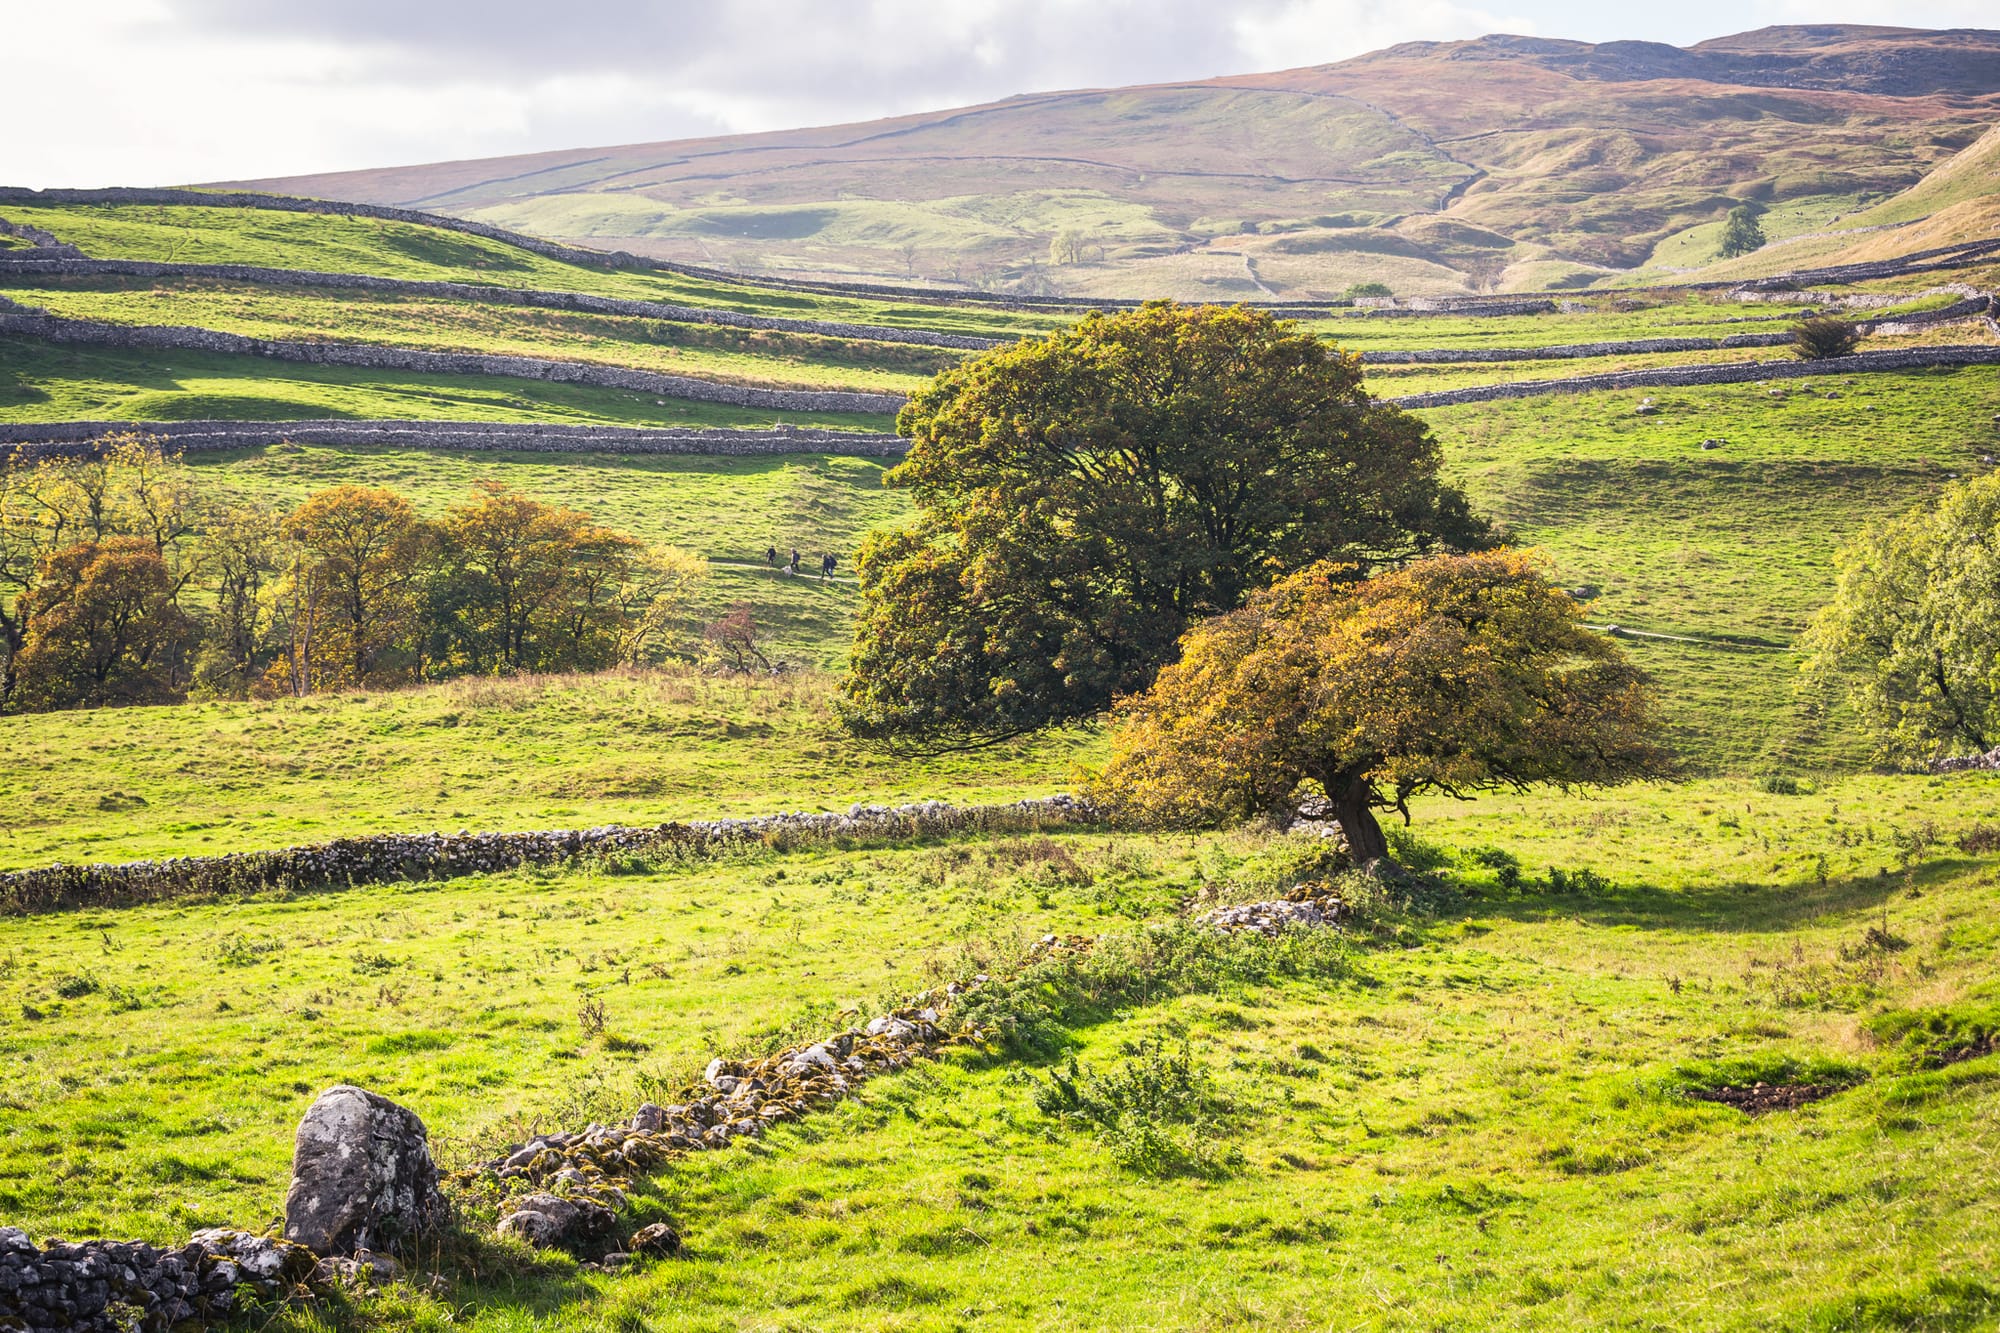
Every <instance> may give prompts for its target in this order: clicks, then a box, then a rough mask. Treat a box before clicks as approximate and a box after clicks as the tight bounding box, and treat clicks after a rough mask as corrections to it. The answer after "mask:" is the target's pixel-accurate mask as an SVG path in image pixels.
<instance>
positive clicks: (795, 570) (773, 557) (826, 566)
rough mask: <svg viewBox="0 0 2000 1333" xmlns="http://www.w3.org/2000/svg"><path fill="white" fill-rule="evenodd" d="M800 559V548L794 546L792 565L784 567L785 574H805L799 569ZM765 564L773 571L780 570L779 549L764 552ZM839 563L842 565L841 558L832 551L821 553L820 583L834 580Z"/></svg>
mask: <svg viewBox="0 0 2000 1333" xmlns="http://www.w3.org/2000/svg"><path fill="white" fill-rule="evenodd" d="M800 559H801V557H800V555H799V548H798V547H796V546H794V547H793V548H792V559H791V563H790V564H787V565H786V566H785V567H784V568H785V572H786V573H787V574H800V573H803V572H804V571H803V570H801V569H800V568H799V561H800ZM764 563H765V564H767V565H769V566H770V567H771V568H773V569H776V568H778V548H777V547H775V546H773V547H770V548H768V549H766V550H765V552H764ZM839 563H840V558H839V557H838V556H836V555H834V554H833V552H831V551H822V552H821V553H820V557H819V577H820V581H821V582H825V581H826V580H827V579H830V578H832V577H833V571H834V567H835V566H837V565H838V564H839Z"/></svg>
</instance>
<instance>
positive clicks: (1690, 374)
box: [1383, 343, 2000, 409]
mask: <svg viewBox="0 0 2000 1333" xmlns="http://www.w3.org/2000/svg"><path fill="white" fill-rule="evenodd" d="M1995 365H2000V345H1993V344H1985V343H1945V344H1942V345H1939V346H1936V347H1911V348H1897V349H1894V350H1892V351H1883V352H1851V353H1849V354H1848V355H1846V356H1836V357H1828V358H1826V359H1824V360H1820V361H1798V360H1792V361H1742V362H1737V363H1735V364H1733V365H1721V366H1662V367H1659V368H1657V369H1652V370H1620V371H1612V372H1609V373H1607V374H1603V375H1581V376H1577V377H1575V378H1571V379H1551V380H1510V381H1507V382H1506V383H1502V384H1476V385H1472V386H1469V387H1467V388H1463V389H1442V390H1439V391H1437V392H1435V393H1413V394H1406V395H1404V396H1403V397H1401V398H1388V399H1384V400H1383V401H1385V402H1388V403H1392V404H1394V405H1395V406H1397V407H1401V408H1405V409H1416V408H1425V407H1451V406H1455V405H1457V404H1459V403H1485V402H1492V401H1493V400H1495V399H1499V398H1532V397H1534V396H1536V395H1538V394H1545V393H1592V392H1596V391H1599V390H1605V389H1652V388H1675V387H1682V386H1689V385H1700V384H1748V383H1753V382H1756V381H1759V380H1789V379H1803V378H1806V377H1808V376H1814V375H1861V374H1868V373H1870V372H1880V371H1888V370H1929V369H1933V368H1938V367H1951V366H1995Z"/></svg>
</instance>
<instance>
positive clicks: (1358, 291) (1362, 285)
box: [1347, 282, 1396, 301]
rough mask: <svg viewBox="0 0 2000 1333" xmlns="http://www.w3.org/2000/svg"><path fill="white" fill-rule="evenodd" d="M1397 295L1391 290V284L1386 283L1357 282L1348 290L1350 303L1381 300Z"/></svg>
mask: <svg viewBox="0 0 2000 1333" xmlns="http://www.w3.org/2000/svg"><path fill="white" fill-rule="evenodd" d="M1395 294H1396V293H1395V292H1393V291H1391V290H1390V289H1389V284H1388V283H1386V282H1357V283H1355V284H1354V285H1353V286H1352V287H1349V288H1348V289H1347V299H1348V300H1350V301H1361V300H1367V299H1370V298H1373V299H1376V300H1380V299H1382V298H1384V297H1390V296H1394V295H1395Z"/></svg>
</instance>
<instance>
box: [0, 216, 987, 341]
mask: <svg viewBox="0 0 2000 1333" xmlns="http://www.w3.org/2000/svg"><path fill="white" fill-rule="evenodd" d="M4 225H5V224H0V226H4ZM0 277H16V278H38V277H40V278H95V277H126V278H195V279H205V280H211V281H217V282H249V283H257V284H259V285H262V286H266V287H324V288H329V289H333V290H338V291H369V292H387V293H393V294H396V295H400V296H426V297H437V298H441V299H444V300H454V301H479V302H483V303H486V304H490V305H518V306H529V307H533V308H536V309H543V310H574V311H577V312H580V313H583V314H593V315H633V316H637V317H639V318H642V319H661V320H670V321H673V322H675V323H680V324H710V325H715V326H719V327H724V328H736V329H766V330H772V331H776V332H785V333H813V334H819V335H820V336H822V337H828V338H856V339H863V340H866V341H869V342H886V343H906V344H910V345H912V346H917V347H944V348H950V349H953V350H958V351H982V350H984V349H986V348H988V347H997V346H999V345H1000V343H1001V342H1002V341H1004V340H1003V339H1000V338H980V337H974V336H973V335H971V334H968V333H939V332H936V331H934V330H931V329H906V328H899V327H897V326H895V325H892V324H847V323H842V322H839V321H835V320H823V319H792V318H788V317H785V316H780V315H750V314H744V313H742V312H740V311H735V310H716V309H711V308H710V307H707V306H691V305H674V304H671V303H668V302H665V301H629V300H622V299H620V298H617V297H611V296H591V295H588V294H586V293H583V292H564V291H552V290H547V289H543V288H535V287H488V286H486V285H484V284H482V283H474V282H424V281H419V280H416V279H412V278H383V277H377V276H375V275H373V274H368V273H323V272H319V271H317V270H313V269H291V268H258V267H256V266H254V265H250V264H167V263H159V262H156V261H153V260H146V259H86V258H83V257H82V256H80V255H79V256H77V257H75V258H70V259H61V258H51V257H49V256H47V255H45V254H41V253H29V252H24V253H23V254H21V255H18V256H17V255H10V254H9V253H8V252H6V251H4V250H0Z"/></svg>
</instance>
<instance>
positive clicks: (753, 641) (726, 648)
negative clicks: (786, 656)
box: [702, 602, 771, 671]
mask: <svg viewBox="0 0 2000 1333" xmlns="http://www.w3.org/2000/svg"><path fill="white" fill-rule="evenodd" d="M757 633H758V631H757V619H756V617H755V616H754V615H752V614H751V611H750V607H749V606H748V605H747V604H746V603H743V602H738V603H737V604H736V605H734V606H732V607H730V608H729V614H728V615H726V616H724V617H723V618H722V619H720V620H718V621H716V622H715V623H713V624H711V625H710V626H709V627H708V628H707V629H705V630H703V631H702V637H703V638H704V639H706V640H708V642H709V643H710V644H711V645H713V646H714V648H715V651H716V653H717V654H718V655H719V656H722V657H726V658H728V659H729V665H730V666H731V667H732V668H733V669H735V670H737V671H748V670H749V669H750V664H751V663H752V662H755V663H756V664H757V665H758V666H760V667H762V668H763V669H764V670H766V671H769V670H770V669H771V659H770V658H768V657H766V656H764V651H763V649H761V648H759V647H758V646H757Z"/></svg>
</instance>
